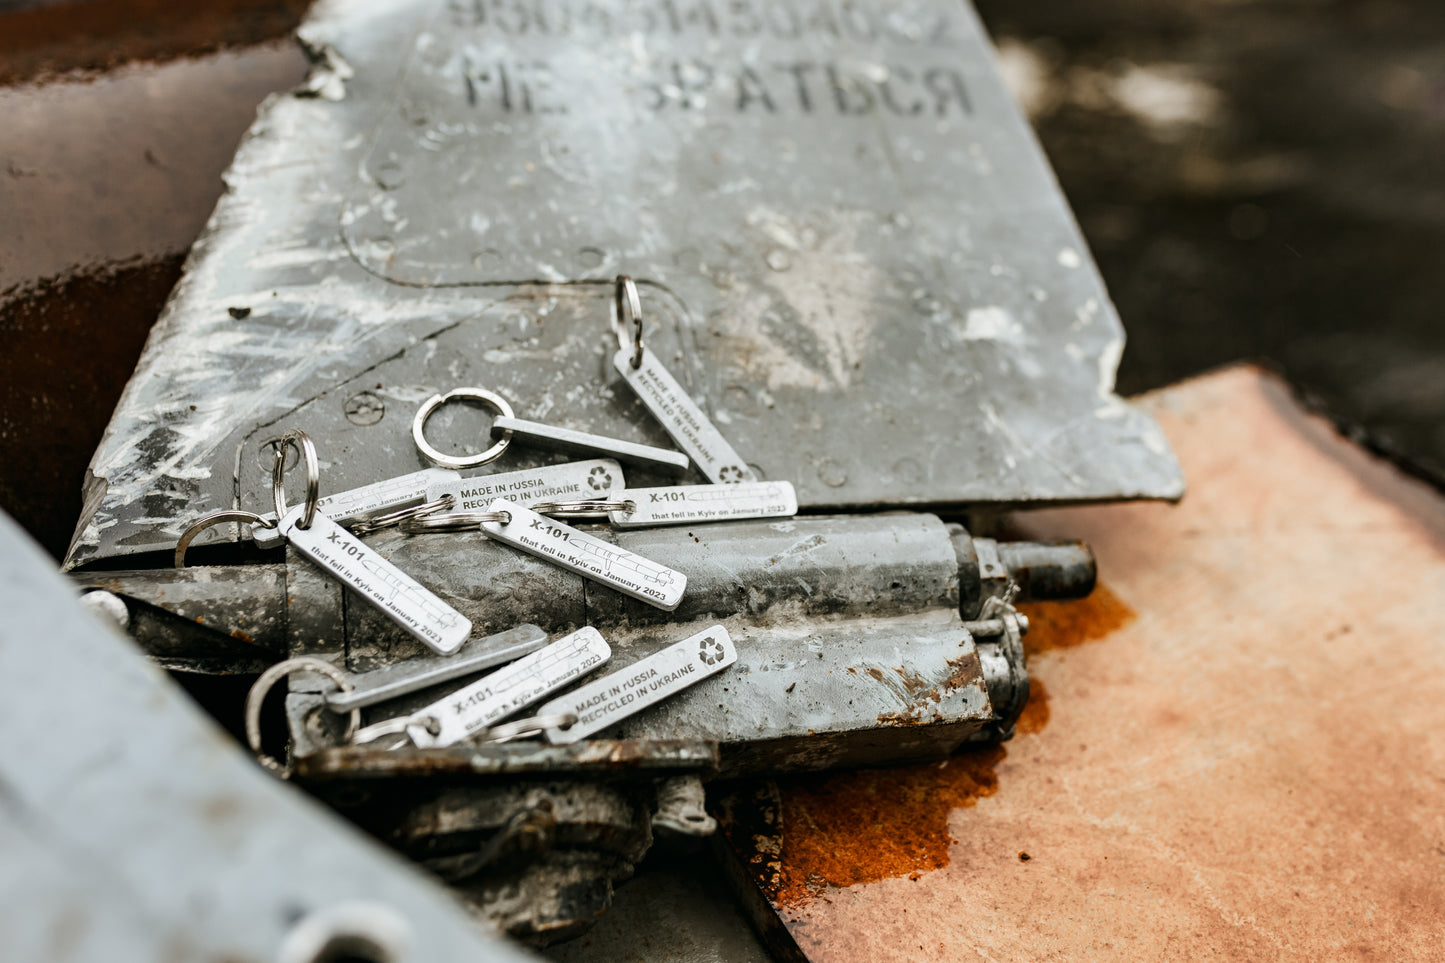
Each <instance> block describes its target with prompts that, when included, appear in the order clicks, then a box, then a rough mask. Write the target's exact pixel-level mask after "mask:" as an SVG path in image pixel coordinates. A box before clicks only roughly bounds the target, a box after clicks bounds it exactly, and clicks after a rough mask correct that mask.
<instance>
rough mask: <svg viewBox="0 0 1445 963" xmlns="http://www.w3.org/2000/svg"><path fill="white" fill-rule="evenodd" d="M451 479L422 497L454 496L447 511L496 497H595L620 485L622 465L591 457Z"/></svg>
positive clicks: (478, 507) (481, 506)
mask: <svg viewBox="0 0 1445 963" xmlns="http://www.w3.org/2000/svg"><path fill="white" fill-rule="evenodd" d="M448 474H450V475H452V476H453V477H452V478H449V479H445V480H443V481H441V482H438V483H436V484H433V485H430V486H428V488H427V490H426V500H427V501H435V500H436V499H439V498H442V497H444V496H446V495H450V496H452V497H453V498H455V499H456V504H454V505H453V506H452V507H451V508H450V509H449V511H452V512H476V511H484V510H485V509H486V506H487V505H488V504H489V503H490V502H491V501H492V500H493V499H497V498H511V499H517V500H519V501H525V502H528V503H530V502H534V501H542V500H551V499H558V498H597V497H600V496H602V495H606V494H607V493H608V492H612V491H615V490H616V489H619V488H621V487H623V485H625V484H626V481H625V480H624V479H623V477H622V466H621V465H619V464H618V463H617V462H615V461H613V460H612V459H611V458H592V459H588V460H587V461H572V462H567V463H566V464H562V465H546V466H544V467H542V468H527V469H524V470H522V471H508V472H498V473H497V474H495V475H477V476H474V477H472V478H462V477H460V476H457V475H456V473H455V472H449V473H448Z"/></svg>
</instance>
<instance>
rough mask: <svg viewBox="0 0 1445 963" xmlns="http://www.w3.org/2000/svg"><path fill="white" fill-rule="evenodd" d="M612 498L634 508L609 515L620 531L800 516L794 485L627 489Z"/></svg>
mask: <svg viewBox="0 0 1445 963" xmlns="http://www.w3.org/2000/svg"><path fill="white" fill-rule="evenodd" d="M612 498H613V499H614V500H615V501H621V502H626V503H627V504H628V505H629V506H630V507H629V508H627V509H626V510H624V511H611V512H608V513H607V518H608V520H609V521H610V522H612V524H613V526H615V527H617V528H647V527H649V526H653V525H681V524H684V523H689V522H727V521H735V520H737V519H743V518H781V517H784V516H788V515H796V514H798V495H797V493H796V492H795V491H793V485H792V483H791V482H739V483H738V484H736V485H676V486H673V487H672V488H627V489H624V490H622V491H620V492H614V493H613V494H612Z"/></svg>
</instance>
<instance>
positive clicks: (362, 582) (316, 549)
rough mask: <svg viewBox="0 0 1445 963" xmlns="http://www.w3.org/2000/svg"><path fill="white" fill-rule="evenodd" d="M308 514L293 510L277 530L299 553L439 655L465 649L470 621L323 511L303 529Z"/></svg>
mask: <svg viewBox="0 0 1445 963" xmlns="http://www.w3.org/2000/svg"><path fill="white" fill-rule="evenodd" d="M305 510H306V506H304V505H302V506H298V507H296V508H293V509H291V510H290V511H288V512H287V513H286V514H285V516H284V517H283V518H282V519H281V524H280V525H279V526H277V527H278V528H279V529H280V531H281V534H282V535H283V536H285V538H286V541H288V542H290V543H291V544H292V545H293V546H295V548H296V550H297V551H299V552H300V553H301V554H303V555H305V556H306V557H307V558H309V559H310V560H311V561H313V562H315V563H316V564H317V565H319V566H321V567H322V568H323V569H325V570H326V572H327V573H328V574H329V575H331V576H332V577H334V578H336V579H337V580H338V581H341V582H343V583H345V584H346V585H347V586H349V587H350V588H352V589H354V590H355V591H356V593H357V594H358V595H360V596H361V597H362V598H363V599H365V600H366V601H367V602H369V603H371V604H372V605H374V606H376V607H377V608H378V609H380V610H381V612H382V614H384V615H386V616H387V617H389V618H390V619H391V620H392V621H394V622H396V623H397V624H398V625H400V626H401V627H402V628H404V629H406V630H407V631H408V632H410V633H411V634H413V635H415V636H416V637H417V638H418V639H420V640H421V641H422V642H423V643H425V644H426V645H427V646H428V647H430V648H431V649H433V650H434V651H436V652H439V653H441V654H442V655H447V654H449V653H452V652H455V651H456V650H457V649H458V648H460V647H461V644H462V643H463V642H465V641H466V639H467V636H468V635H470V634H471V631H472V622H471V620H470V619H468V618H467V617H466V616H465V615H462V613H460V612H458V611H457V610H456V609H454V608H452V607H451V606H450V605H448V604H447V603H445V602H443V601H442V600H441V599H440V598H438V597H437V596H436V595H434V594H432V593H431V591H429V590H428V589H427V588H425V587H424V586H423V585H422V584H421V583H419V582H417V581H416V580H415V579H413V578H412V577H411V576H409V575H407V574H406V573H405V572H403V571H402V570H401V569H399V568H397V567H396V566H395V565H393V564H391V563H390V562H388V561H387V560H386V559H384V558H382V557H381V556H380V555H379V554H377V553H376V552H375V551H373V550H372V549H370V548H368V547H367V546H366V545H365V544H363V543H362V541H361V540H360V539H358V538H357V537H356V536H354V535H352V534H351V533H350V532H348V531H347V530H346V529H344V528H342V527H341V526H340V525H338V524H336V523H335V522H334V521H332V520H331V519H330V518H327V517H326V516H325V515H324V514H322V513H321V512H316V513H315V516H314V517H313V518H312V520H311V526H310V527H309V528H302V527H301V526H300V525H299V524H298V523H299V522H300V520H301V516H302V514H303V513H304V512H305Z"/></svg>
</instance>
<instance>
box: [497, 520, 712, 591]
mask: <svg viewBox="0 0 1445 963" xmlns="http://www.w3.org/2000/svg"><path fill="white" fill-rule="evenodd" d="M488 510H489V511H493V512H505V513H508V514H509V515H510V517H511V519H512V520H511V521H510V522H483V523H482V526H481V527H482V531H484V532H486V533H487V536H488V537H489V538H492V539H495V540H496V541H499V542H501V543H502V544H504V545H510V546H512V547H513V548H518V549H521V550H522V551H524V552H526V553H528V554H529V555H535V556H537V557H538V558H541V559H543V560H545V561H548V562H551V563H553V564H554V565H558V566H561V567H562V568H565V569H568V570H570V571H573V572H577V573H578V574H579V575H582V576H583V577H584V578H590V579H592V580H593V581H596V582H601V583H602V584H603V585H606V586H608V587H610V588H614V589H616V590H617V591H619V592H621V593H623V594H624V595H630V596H632V597H633V598H635V599H641V600H642V601H644V602H647V603H648V604H650V605H655V606H657V607H658V608H660V609H663V610H665V611H668V612H671V611H672V610H673V609H675V608H677V606H678V603H679V602H681V601H682V593H683V590H684V589H686V588H687V576H686V575H684V574H682V573H681V572H676V571H673V570H672V569H670V568H668V567H667V566H665V565H659V564H658V563H657V562H654V561H652V560H650V559H646V558H643V557H642V556H641V555H638V554H637V553H635V552H629V551H628V550H627V549H625V548H622V547H620V546H617V545H613V544H612V543H611V542H607V541H603V540H602V539H600V538H598V537H597V536H595V535H589V534H587V533H586V532H583V531H579V530H578V529H575V528H573V527H572V526H570V525H564V524H563V523H562V522H559V521H557V520H555V519H551V518H547V517H546V516H545V515H539V514H537V513H536V512H534V511H532V510H531V509H529V508H523V507H522V506H521V505H518V504H516V503H515V502H510V501H507V500H506V499H505V498H498V499H497V500H496V501H494V502H492V504H491V505H489V506H488Z"/></svg>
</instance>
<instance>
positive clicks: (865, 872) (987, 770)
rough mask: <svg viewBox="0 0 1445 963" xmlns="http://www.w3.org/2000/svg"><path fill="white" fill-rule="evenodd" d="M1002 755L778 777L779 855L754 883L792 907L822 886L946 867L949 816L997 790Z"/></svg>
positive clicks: (988, 752) (998, 749)
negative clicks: (761, 877) (826, 773)
mask: <svg viewBox="0 0 1445 963" xmlns="http://www.w3.org/2000/svg"><path fill="white" fill-rule="evenodd" d="M1004 755H1005V750H1004V748H1003V747H1002V746H988V747H984V748H978V749H969V750H965V751H964V752H962V753H959V754H958V755H956V756H954V757H953V758H951V759H948V760H946V761H945V762H943V763H930V764H926V765H921V766H910V767H907V768H904V769H887V770H863V771H860V772H849V773H837V774H831V775H817V776H805V777H799V778H796V779H791V780H787V781H780V782H779V783H778V793H779V796H780V798H781V801H782V840H781V858H780V859H779V860H778V861H776V862H772V864H771V865H770V866H768V867H767V868H768V869H769V870H771V872H767V873H765V874H763V875H764V877H765V878H763V879H759V880H758V882H759V884H760V885H761V886H762V888H763V892H764V894H765V895H766V896H767V898H768V900H769V901H770V902H771V903H772V904H773V905H775V906H779V907H796V906H799V905H801V904H803V903H806V902H809V901H810V900H812V899H813V898H814V897H815V896H816V895H817V894H818V893H820V892H822V891H823V890H824V889H826V888H828V887H843V886H853V885H855V884H858V883H871V882H874V881H876V880H880V879H891V878H895V877H903V876H907V877H909V878H913V879H916V878H918V876H919V875H920V874H922V873H926V872H930V871H932V870H935V869H938V868H939V867H941V866H946V865H948V859H949V853H948V849H949V844H950V843H951V841H952V840H951V838H950V836H949V834H948V815H949V813H951V812H952V811H953V810H955V809H957V808H959V807H963V806H972V805H974V804H975V803H977V802H978V800H979V799H980V798H982V797H984V796H991V795H993V793H994V792H996V791H997V790H998V775H997V774H996V772H995V770H996V768H997V766H998V764H999V762H1000V761H1001V760H1002V759H1003V758H1004ZM754 865H757V864H756V863H754ZM760 868H761V867H760Z"/></svg>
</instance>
